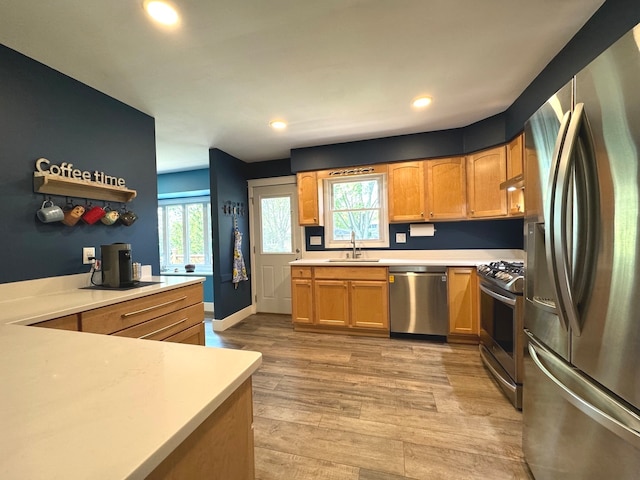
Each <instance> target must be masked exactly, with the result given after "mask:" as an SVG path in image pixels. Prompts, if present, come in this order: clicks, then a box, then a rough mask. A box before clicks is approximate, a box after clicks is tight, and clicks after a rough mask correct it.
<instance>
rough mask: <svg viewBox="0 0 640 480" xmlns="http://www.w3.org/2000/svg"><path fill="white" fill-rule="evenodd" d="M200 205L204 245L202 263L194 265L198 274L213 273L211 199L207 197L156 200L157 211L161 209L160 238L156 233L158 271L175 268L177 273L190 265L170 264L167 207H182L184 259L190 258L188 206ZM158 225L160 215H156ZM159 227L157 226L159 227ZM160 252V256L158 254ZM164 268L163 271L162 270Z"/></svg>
mask: <svg viewBox="0 0 640 480" xmlns="http://www.w3.org/2000/svg"><path fill="white" fill-rule="evenodd" d="M193 204H200V205H202V207H203V208H204V214H203V223H204V225H203V226H202V230H203V235H204V239H203V241H204V242H203V245H204V263H198V264H196V265H197V266H198V267H199V268H198V267H197V268H196V270H197V271H199V272H213V250H212V238H211V222H212V220H211V198H210V197H208V196H198V197H181V198H167V199H159V200H158V210H160V209H162V211H163V212H162V236H161V235H160V231H158V240H159V242H160V246H161V247H162V248H159V249H158V250H159V252H158V253H159V254H160V266H161V268H160V270H161V271H164V272H168V271H173V270H175V269H176V268H178V269H179V271H182V269H183V268H184V265H185V264H188V263H191V262H186V261H185V263H184V264H173V263H170V258H171V257H170V255H169V252H170V248H169V229H168V216H167V207H173V206H181V207H182V218H183V222H182V238H183V252H182V253H183V255H184V258H185V259H186V258H190V255H191V252H190V249H189V243H190V242H189V225H188V224H189V222H188V221H187V220H188V216H189V213H188V209H187V207H188V206H189V205H193ZM158 223H160V215H158ZM159 226H160V225H158V227H159ZM160 252H162V254H161V253H160ZM162 267H164V270H162Z"/></svg>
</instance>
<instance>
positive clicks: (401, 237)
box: [396, 233, 407, 243]
mask: <svg viewBox="0 0 640 480" xmlns="http://www.w3.org/2000/svg"><path fill="white" fill-rule="evenodd" d="M396 243H407V234H406V233H396Z"/></svg>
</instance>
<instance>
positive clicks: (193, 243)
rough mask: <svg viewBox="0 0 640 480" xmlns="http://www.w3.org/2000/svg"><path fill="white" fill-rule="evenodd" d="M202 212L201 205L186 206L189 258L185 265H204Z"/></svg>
mask: <svg viewBox="0 0 640 480" xmlns="http://www.w3.org/2000/svg"><path fill="white" fill-rule="evenodd" d="M203 214H204V212H203V205H202V204H201V203H193V204H191V205H187V219H188V221H189V258H188V259H187V260H188V261H187V262H185V263H193V264H196V265H204V215H203Z"/></svg>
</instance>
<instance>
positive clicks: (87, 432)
mask: <svg viewBox="0 0 640 480" xmlns="http://www.w3.org/2000/svg"><path fill="white" fill-rule="evenodd" d="M71 277H75V276H71ZM71 277H70V278H64V277H57V279H42V280H34V281H29V282H17V283H20V284H22V285H17V284H5V285H0V295H2V296H1V297H0V298H7V297H6V296H5V295H4V294H6V293H7V292H12V293H14V297H13V298H14V299H13V300H5V301H2V302H0V379H1V381H2V386H3V389H2V391H3V393H2V395H0V424H1V425H2V435H1V436H0V450H1V451H2V452H3V455H2V458H1V459H0V478H2V479H3V480H5V479H6V480H14V479H16V480H17V479H24V478H34V479H35V478H38V479H58V478H59V479H65V480H73V479H83V480H84V479H88V478H90V479H92V480H93V479H109V480H111V479H139V478H140V479H141V478H144V477H145V476H146V475H148V474H149V473H150V472H151V471H152V470H153V469H154V468H155V467H156V466H157V465H159V464H160V462H161V461H162V460H163V459H164V458H166V457H167V455H169V454H170V453H171V452H172V451H173V450H174V449H175V448H176V447H177V446H178V445H179V444H180V443H181V442H182V441H183V440H184V439H185V438H186V437H187V436H188V435H189V434H191V433H192V432H193V431H194V430H195V428H197V426H198V425H200V423H202V421H203V420H204V419H206V418H207V417H208V416H209V415H210V414H211V413H213V412H214V411H215V410H216V408H218V407H219V406H220V405H221V404H222V403H223V402H224V401H225V400H226V399H227V398H228V396H229V395H230V394H231V393H232V392H233V391H235V390H236V389H237V388H238V387H239V386H240V385H241V384H242V383H243V382H244V381H245V380H247V379H248V378H249V377H250V376H251V375H252V374H253V373H254V372H255V371H256V370H257V369H258V367H259V365H260V363H261V358H262V356H261V354H260V353H258V352H249V351H243V350H230V349H223V348H210V347H202V346H196V345H183V344H179V343H169V342H158V341H151V340H138V339H133V338H124V337H114V336H109V335H98V334H91V333H83V332H71V331H64V330H54V329H47V328H36V327H29V326H25V325H24V324H28V323H33V322H34V321H41V320H46V319H48V318H55V317H57V316H60V315H66V314H68V313H75V312H76V311H82V310H86V309H87V308H95V307H99V306H103V305H106V304H110V303H114V302H118V301H122V300H128V299H131V298H137V297H139V296H143V295H148V294H152V293H158V292H160V291H163V290H166V289H171V288H178V287H181V286H185V285H189V284H192V283H198V282H201V281H202V280H203V279H202V278H200V279H197V278H194V277H190V278H186V277H182V278H181V277H158V278H156V277H154V279H156V280H158V281H161V282H162V283H161V284H158V285H153V286H150V287H142V288H137V289H132V290H126V291H105V290H78V289H77V288H75V287H74V288H72V289H69V288H68V287H69V285H70V284H74V285H76V286H77V284H81V283H82V282H83V281H84V279H83V278H80V279H77V278H71ZM54 280H55V281H54ZM60 282H62V283H63V284H64V285H63V286H60ZM29 286H30V287H31V288H27V289H26V290H25V288H24V287H29ZM40 289H44V290H45V291H44V292H42V291H40ZM56 289H58V291H54V290H56ZM19 292H30V293H31V294H32V295H30V296H25V297H20V296H19ZM29 304H30V307H29V306H28V305H29ZM14 307H15V309H14ZM47 312H49V313H47Z"/></svg>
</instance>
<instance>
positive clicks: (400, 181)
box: [387, 161, 425, 222]
mask: <svg viewBox="0 0 640 480" xmlns="http://www.w3.org/2000/svg"><path fill="white" fill-rule="evenodd" d="M387 168H388V184H387V188H388V196H389V222H412V221H423V220H424V219H425V213H424V212H425V196H424V162H423V161H415V162H401V163H391V164H389V165H388V167H387Z"/></svg>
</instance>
